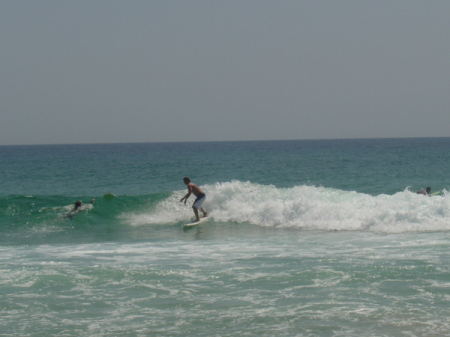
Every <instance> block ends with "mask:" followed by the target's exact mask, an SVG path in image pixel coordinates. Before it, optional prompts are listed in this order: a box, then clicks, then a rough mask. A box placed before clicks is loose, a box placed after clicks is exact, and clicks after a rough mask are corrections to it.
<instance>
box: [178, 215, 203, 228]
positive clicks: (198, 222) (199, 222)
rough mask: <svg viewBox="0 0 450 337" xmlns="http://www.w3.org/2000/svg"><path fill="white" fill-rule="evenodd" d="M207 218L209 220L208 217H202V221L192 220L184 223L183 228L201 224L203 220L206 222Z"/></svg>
mask: <svg viewBox="0 0 450 337" xmlns="http://www.w3.org/2000/svg"><path fill="white" fill-rule="evenodd" d="M206 220H208V218H207V217H203V218H200V221H197V222H191V223H187V224H184V225H183V228H192V227H195V226H197V225H199V224H201V223H202V222H205V221H206Z"/></svg>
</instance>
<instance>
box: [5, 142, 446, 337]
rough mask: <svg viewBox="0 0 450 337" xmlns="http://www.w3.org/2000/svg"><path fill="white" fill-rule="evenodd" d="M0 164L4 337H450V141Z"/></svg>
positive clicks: (19, 158)
mask: <svg viewBox="0 0 450 337" xmlns="http://www.w3.org/2000/svg"><path fill="white" fill-rule="evenodd" d="M0 168H1V170H0V331H1V333H0V334H1V335H2V336H21V337H23V336H450V266H449V264H448V261H450V193H449V191H450V179H449V173H450V138H411V139H352V140H292V141H248V142H197V143H146V144H90V145H41V146H37V145H36V146H0ZM184 176H189V177H190V179H191V180H192V181H193V182H194V183H196V184H197V185H199V186H200V188H202V189H203V190H204V191H205V193H206V195H207V199H206V202H205V204H204V208H205V209H206V211H207V212H208V214H209V216H208V220H207V221H206V222H203V223H201V224H200V225H198V226H196V227H194V228H192V229H189V230H183V229H182V225H183V224H185V223H188V222H190V221H191V220H192V219H193V211H192V208H191V205H192V203H193V201H194V197H193V196H191V198H189V199H188V202H187V204H186V205H185V204H184V203H181V202H180V199H181V198H182V197H183V196H184V195H185V194H186V192H187V190H186V186H185V185H184V184H183V177H184ZM428 186H429V187H431V193H434V192H439V194H437V195H434V196H431V197H429V196H425V195H420V194H417V193H415V192H416V191H419V190H424V189H425V188H426V187H428ZM105 193H112V194H114V195H115V197H114V198H112V199H108V198H105V197H104V194H105ZM91 199H95V201H94V202H93V203H92V204H91V203H90V200H91ZM77 200H80V201H82V203H83V204H82V206H81V209H80V211H79V212H77V213H72V215H70V214H71V213H70V212H71V210H72V209H73V207H74V203H75V201H77Z"/></svg>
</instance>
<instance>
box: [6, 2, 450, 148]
mask: <svg viewBox="0 0 450 337" xmlns="http://www.w3.org/2000/svg"><path fill="white" fill-rule="evenodd" d="M449 17H450V1H447V0H441V1H438V0H436V1H416V0H402V1H400V0H376V1H375V0H373V1H366V0H351V1H350V0H339V1H338V0H333V1H331V0H329V1H327V0H315V1H312V0H307V1H306V0H305V1H301V0H299V1H266V0H223V1H217V0H206V1H200V0H181V1H177V0H170V1H168V0H161V1H137V0H126V1H125V0H124V1H117V0H87V1H86V0H69V1H60V0H53V1H49V0H40V1H33V0H27V1H24V0H2V1H0V30H1V34H0V46H1V48H0V145H26V144H72V143H126V142H185V141H230V140H231V141H233V140H285V139H336V138H391V137H450V20H449Z"/></svg>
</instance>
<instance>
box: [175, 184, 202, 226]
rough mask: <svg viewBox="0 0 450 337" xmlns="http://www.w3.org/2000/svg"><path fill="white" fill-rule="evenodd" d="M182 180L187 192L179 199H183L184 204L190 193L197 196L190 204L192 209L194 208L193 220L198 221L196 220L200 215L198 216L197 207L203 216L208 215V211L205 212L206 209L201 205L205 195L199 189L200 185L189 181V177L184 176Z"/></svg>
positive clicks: (198, 219)
mask: <svg viewBox="0 0 450 337" xmlns="http://www.w3.org/2000/svg"><path fill="white" fill-rule="evenodd" d="M183 182H184V184H185V185H186V186H187V189H188V193H187V194H186V195H185V196H184V197H183V198H181V199H180V202H181V201H183V200H184V203H185V204H186V201H187V200H188V198H189V197H190V196H191V193H194V195H195V196H196V197H197V199H195V201H194V204H193V205H192V209H193V210H194V214H195V222H198V221H200V217H199V216H198V210H199V209H200V210H201V211H202V213H203V217H207V216H208V213H206V211H205V210H204V209H203V207H202V205H203V203H204V202H205V200H206V195H205V193H204V192H203V191H202V190H201V189H200V187H198V186H197V185H195V184H194V183H193V182H191V180H190V179H189V177H184V178H183Z"/></svg>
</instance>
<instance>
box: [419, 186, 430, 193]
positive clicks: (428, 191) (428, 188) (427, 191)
mask: <svg viewBox="0 0 450 337" xmlns="http://www.w3.org/2000/svg"><path fill="white" fill-rule="evenodd" d="M430 192H431V187H427V189H426V190H425V191H417V192H416V193H417V194H425V195H430Z"/></svg>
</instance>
